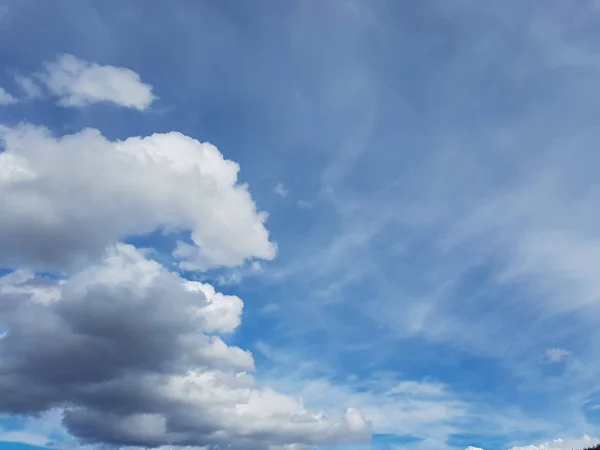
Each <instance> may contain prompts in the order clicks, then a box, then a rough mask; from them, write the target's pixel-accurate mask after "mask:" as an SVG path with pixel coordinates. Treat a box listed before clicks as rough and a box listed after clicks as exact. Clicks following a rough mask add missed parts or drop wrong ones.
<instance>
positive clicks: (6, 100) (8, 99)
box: [0, 87, 18, 105]
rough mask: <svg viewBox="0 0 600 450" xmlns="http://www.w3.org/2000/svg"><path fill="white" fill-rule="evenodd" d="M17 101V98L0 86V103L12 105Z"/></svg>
mask: <svg viewBox="0 0 600 450" xmlns="http://www.w3.org/2000/svg"><path fill="white" fill-rule="evenodd" d="M17 101H18V100H17V99H16V98H15V97H13V96H12V95H11V94H9V93H8V92H6V90H5V89H4V88H3V87H0V105H12V104H13V103H17Z"/></svg>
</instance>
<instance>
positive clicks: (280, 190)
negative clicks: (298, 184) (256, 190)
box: [274, 183, 290, 197]
mask: <svg viewBox="0 0 600 450" xmlns="http://www.w3.org/2000/svg"><path fill="white" fill-rule="evenodd" d="M274 191H275V193H276V194H277V195H279V196H280V197H287V195H288V194H289V193H290V191H289V189H286V187H285V186H284V185H283V183H277V184H276V185H275V189H274Z"/></svg>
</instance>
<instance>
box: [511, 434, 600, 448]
mask: <svg viewBox="0 0 600 450" xmlns="http://www.w3.org/2000/svg"><path fill="white" fill-rule="evenodd" d="M597 444H600V439H598V438H594V437H590V436H588V435H585V436H583V437H582V438H575V439H554V440H553V441H549V442H543V443H541V444H538V445H525V446H523V447H513V448H511V449H510V450H583V449H586V448H588V447H593V446H594V445H597Z"/></svg>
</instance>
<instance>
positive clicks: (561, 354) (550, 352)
mask: <svg viewBox="0 0 600 450" xmlns="http://www.w3.org/2000/svg"><path fill="white" fill-rule="evenodd" d="M569 356H571V352H570V351H569V350H565V349H564V348H549V349H547V350H546V360H547V361H549V362H561V361H564V360H565V359H567V358H568V357H569Z"/></svg>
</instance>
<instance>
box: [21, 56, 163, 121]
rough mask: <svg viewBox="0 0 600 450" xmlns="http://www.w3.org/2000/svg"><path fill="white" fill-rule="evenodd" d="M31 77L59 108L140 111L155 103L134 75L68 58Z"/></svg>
mask: <svg viewBox="0 0 600 450" xmlns="http://www.w3.org/2000/svg"><path fill="white" fill-rule="evenodd" d="M35 77H36V78H37V79H39V80H40V81H41V82H42V83H43V84H44V85H45V87H46V88H47V89H48V91H50V92H51V93H52V94H54V95H56V96H57V97H59V99H60V100H59V102H60V104H62V105H63V106H71V107H81V106H86V105H89V104H91V103H98V102H109V103H114V104H117V105H119V106H123V107H125V108H134V109H137V110H140V111H144V110H146V109H147V108H148V107H149V106H150V104H151V103H152V102H153V101H154V100H155V99H156V96H155V95H154V94H153V93H152V86H151V85H149V84H146V83H143V82H142V80H141V78H140V76H139V75H138V74H137V73H135V72H134V71H132V70H130V69H127V68H124V67H116V66H110V65H107V66H101V65H99V64H96V63H93V62H89V61H85V60H82V59H78V58H76V57H75V56H73V55H68V54H66V55H61V56H60V57H58V59H57V60H56V61H53V62H47V63H46V64H45V65H44V69H43V70H42V71H41V72H40V73H38V74H36V75H35ZM26 89H27V88H26ZM30 92H31V90H30Z"/></svg>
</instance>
